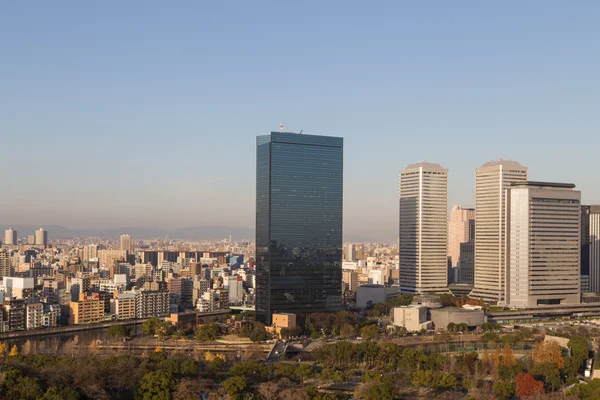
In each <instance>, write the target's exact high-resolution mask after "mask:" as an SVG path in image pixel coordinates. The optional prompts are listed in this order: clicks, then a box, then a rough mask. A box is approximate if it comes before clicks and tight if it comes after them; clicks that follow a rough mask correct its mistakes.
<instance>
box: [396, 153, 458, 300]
mask: <svg viewBox="0 0 600 400" xmlns="http://www.w3.org/2000/svg"><path fill="white" fill-rule="evenodd" d="M447 286H448V170H447V169H446V168H443V167H442V166H441V165H439V164H432V163H425V162H421V163H419V164H411V165H409V166H408V167H407V168H406V169H404V170H402V171H401V172H400V288H401V290H402V291H403V292H411V293H423V292H442V291H447Z"/></svg>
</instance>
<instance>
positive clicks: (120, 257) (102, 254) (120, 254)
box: [98, 249, 127, 268]
mask: <svg viewBox="0 0 600 400" xmlns="http://www.w3.org/2000/svg"><path fill="white" fill-rule="evenodd" d="M98 261H99V263H100V267H104V268H109V267H110V266H112V265H114V263H115V261H120V262H125V261H127V251H124V250H109V249H102V250H98Z"/></svg>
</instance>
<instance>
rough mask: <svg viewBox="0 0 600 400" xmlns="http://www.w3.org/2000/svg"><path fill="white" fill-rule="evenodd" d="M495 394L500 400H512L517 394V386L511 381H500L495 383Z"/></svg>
mask: <svg viewBox="0 0 600 400" xmlns="http://www.w3.org/2000/svg"><path fill="white" fill-rule="evenodd" d="M493 389H494V394H495V395H496V398H497V399H498V400H506V399H510V398H511V397H513V396H514V394H515V386H514V384H513V383H512V382H511V381H505V380H499V381H496V382H495V383H494V386H493Z"/></svg>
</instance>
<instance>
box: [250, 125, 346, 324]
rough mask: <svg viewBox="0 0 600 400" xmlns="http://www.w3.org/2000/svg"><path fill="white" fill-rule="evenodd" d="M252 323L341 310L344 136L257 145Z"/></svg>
mask: <svg viewBox="0 0 600 400" xmlns="http://www.w3.org/2000/svg"><path fill="white" fill-rule="evenodd" d="M256 144H257V146H256V149H257V150H256V161H257V162H256V318H257V319H258V320H259V321H261V322H264V323H266V324H270V323H271V315H272V314H275V313H295V314H306V313H314V312H333V311H338V310H340V309H341V306H342V267H341V262H342V217H343V215H342V214H343V213H342V206H343V139H342V138H339V137H327V136H316V135H302V134H293V133H283V132H271V134H270V135H265V136H258V137H257V141H256Z"/></svg>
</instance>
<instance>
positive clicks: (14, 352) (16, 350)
mask: <svg viewBox="0 0 600 400" xmlns="http://www.w3.org/2000/svg"><path fill="white" fill-rule="evenodd" d="M18 355H19V348H18V347H17V345H16V344H15V345H14V346H13V347H12V349H10V353H9V354H8V356H9V357H16V356H18Z"/></svg>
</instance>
